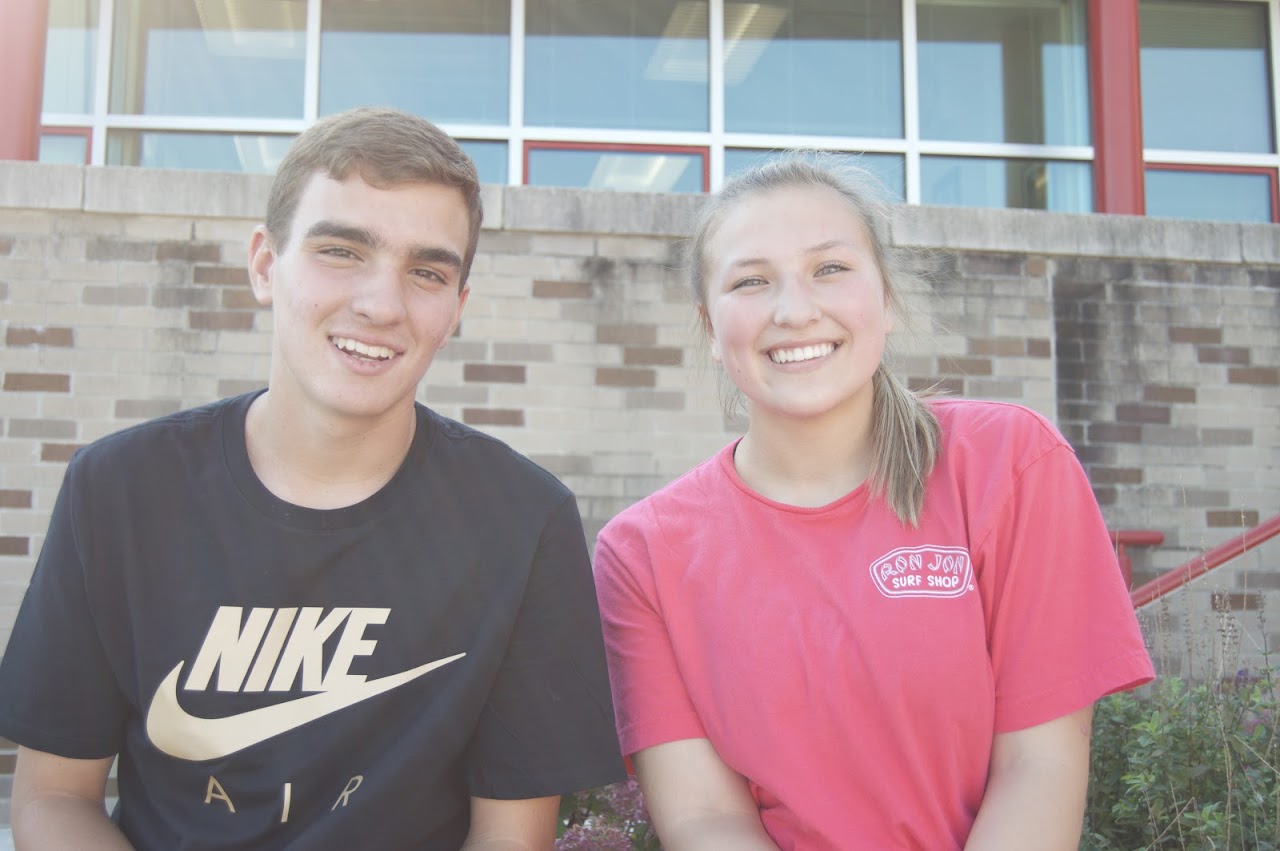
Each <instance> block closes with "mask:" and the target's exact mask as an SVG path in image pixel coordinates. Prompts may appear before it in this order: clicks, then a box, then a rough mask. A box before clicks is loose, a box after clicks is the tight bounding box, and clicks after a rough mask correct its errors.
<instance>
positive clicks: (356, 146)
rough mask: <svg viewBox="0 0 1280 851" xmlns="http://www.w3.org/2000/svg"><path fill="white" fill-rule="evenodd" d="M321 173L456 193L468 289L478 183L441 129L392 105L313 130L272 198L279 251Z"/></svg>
mask: <svg viewBox="0 0 1280 851" xmlns="http://www.w3.org/2000/svg"><path fill="white" fill-rule="evenodd" d="M317 173H323V174H326V175H328V176H329V177H331V178H332V179H334V180H346V179H347V178H348V177H350V176H351V175H352V174H356V175H359V176H360V178H361V179H363V180H364V181H365V182H366V183H368V184H369V185H370V186H377V187H379V188H382V189H392V188H395V187H399V186H403V185H405V184H409V183H434V184H439V185H441V186H451V187H453V188H455V189H457V190H458V191H459V192H461V193H462V197H463V200H464V201H465V203H466V205H467V214H468V217H469V219H470V221H469V223H468V226H469V230H468V239H467V253H466V256H464V257H463V258H462V276H461V278H460V281H461V282H462V283H466V280H467V276H468V275H469V274H470V272H471V261H472V260H473V259H475V255H476V243H477V242H478V241H479V239H480V222H481V220H482V219H483V218H484V210H483V208H482V207H481V204H480V177H479V175H478V174H477V173H476V167H475V164H474V163H473V162H471V158H470V157H468V156H467V155H466V153H465V152H464V151H463V150H462V148H461V147H459V145H458V143H457V142H456V141H454V140H453V138H452V137H450V136H449V135H448V134H447V133H445V132H444V131H443V130H441V129H440V128H439V127H437V126H435V125H434V124H432V123H431V122H430V121H427V120H426V119H425V118H420V117H418V116H416V115H411V114H409V113H407V112H402V111H400V110H398V109H390V108H387V107H360V108H358V109H351V110H347V111H346V112H340V113H338V114H336V115H330V116H328V117H327V118H323V119H321V120H320V121H318V122H316V123H315V124H314V125H312V126H311V127H309V128H308V129H307V130H305V131H304V132H303V133H302V135H300V136H299V137H298V138H297V139H296V140H295V141H294V143H293V145H292V146H291V147H290V148H289V152H288V153H287V154H285V157H284V159H283V160H281V162H280V167H279V168H278V169H277V170H276V179H275V181H274V182H273V183H272V184H271V195H270V197H269V198H268V199H267V223H266V224H267V230H268V231H270V232H271V236H272V238H273V239H274V240H275V241H276V243H277V245H278V247H280V248H283V247H284V245H285V244H286V243H287V242H288V241H289V226H290V225H291V224H292V222H293V214H294V211H295V210H296V209H297V207H298V198H299V197H300V196H301V195H302V192H303V190H304V189H305V188H306V186H307V184H308V183H309V182H310V180H311V178H312V176H313V175H315V174H317Z"/></svg>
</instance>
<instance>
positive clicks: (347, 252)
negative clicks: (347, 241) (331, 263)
mask: <svg viewBox="0 0 1280 851" xmlns="http://www.w3.org/2000/svg"><path fill="white" fill-rule="evenodd" d="M320 253H321V254H323V255H325V256H326V257H336V258H338V259H342V260H347V259H350V258H352V257H355V256H356V255H355V252H353V251H352V250H351V249H350V248H343V247H341V246H338V245H331V246H329V247H328V248H322V249H320Z"/></svg>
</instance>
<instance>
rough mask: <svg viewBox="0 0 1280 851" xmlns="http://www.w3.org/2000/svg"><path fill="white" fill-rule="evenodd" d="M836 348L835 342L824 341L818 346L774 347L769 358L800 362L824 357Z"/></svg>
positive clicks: (775, 361) (777, 361)
mask: <svg viewBox="0 0 1280 851" xmlns="http://www.w3.org/2000/svg"><path fill="white" fill-rule="evenodd" d="M835 350H836V344H835V343H822V344H820V345H817V346H800V347H799V348H795V349H774V350H773V351H771V352H769V359H770V360H772V361H773V362H774V363H798V362H800V361H806V360H813V359H814V358H820V357H824V356H826V355H829V354H831V353H832V352H834V351H835Z"/></svg>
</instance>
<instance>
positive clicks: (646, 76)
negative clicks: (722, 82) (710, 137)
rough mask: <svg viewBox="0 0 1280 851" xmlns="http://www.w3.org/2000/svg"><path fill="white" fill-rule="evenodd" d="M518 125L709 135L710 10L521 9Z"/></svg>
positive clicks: (538, 2) (556, 5) (686, 5)
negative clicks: (522, 64) (521, 122)
mask: <svg viewBox="0 0 1280 851" xmlns="http://www.w3.org/2000/svg"><path fill="white" fill-rule="evenodd" d="M525 16H526V17H525V29H526V33H527V35H526V37H525V45H524V50H525V79H524V87H525V102H524V117H525V121H526V122H527V123H528V124H531V125H541V126H544V127H546V126H550V127H602V128H627V129H635V130H706V129H707V128H708V98H707V27H708V24H707V4H706V3H705V2H693V0H644V2H608V0H527V3H526V6H525Z"/></svg>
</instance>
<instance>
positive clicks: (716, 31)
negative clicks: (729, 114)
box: [707, 0, 724, 192]
mask: <svg viewBox="0 0 1280 851" xmlns="http://www.w3.org/2000/svg"><path fill="white" fill-rule="evenodd" d="M707 27H708V29H707V92H708V95H709V97H710V100H709V102H708V103H709V109H710V115H709V118H710V124H709V128H710V130H711V145H710V147H709V149H708V157H709V159H708V162H707V167H708V168H709V169H710V171H711V191H712V192H715V191H716V190H718V189H719V188H720V187H721V186H722V185H723V184H724V0H711V2H710V3H709V4H708V9H707Z"/></svg>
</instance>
